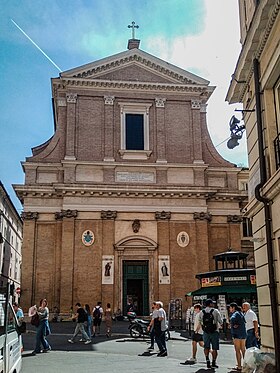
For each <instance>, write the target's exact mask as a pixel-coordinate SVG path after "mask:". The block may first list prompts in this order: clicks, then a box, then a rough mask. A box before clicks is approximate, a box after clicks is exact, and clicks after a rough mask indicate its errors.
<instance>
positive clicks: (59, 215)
mask: <svg viewBox="0 0 280 373" xmlns="http://www.w3.org/2000/svg"><path fill="white" fill-rule="evenodd" d="M77 216H78V211H77V210H61V211H59V212H56V213H55V219H56V220H61V219H63V218H76V217H77Z"/></svg>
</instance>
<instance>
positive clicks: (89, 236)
mask: <svg viewBox="0 0 280 373" xmlns="http://www.w3.org/2000/svg"><path fill="white" fill-rule="evenodd" d="M82 243H83V244H84V245H85V246H91V245H92V244H93V243H94V233H93V232H92V231H89V230H87V231H84V232H83V234H82Z"/></svg>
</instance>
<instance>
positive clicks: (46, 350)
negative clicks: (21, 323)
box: [43, 346, 52, 353]
mask: <svg viewBox="0 0 280 373" xmlns="http://www.w3.org/2000/svg"><path fill="white" fill-rule="evenodd" d="M51 350H52V348H51V346H49V348H45V349H44V350H43V352H44V353H46V352H50V351H51Z"/></svg>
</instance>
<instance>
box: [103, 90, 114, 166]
mask: <svg viewBox="0 0 280 373" xmlns="http://www.w3.org/2000/svg"><path fill="white" fill-rule="evenodd" d="M114 100H115V97H114V96H104V128H105V139H104V161H105V162H106V161H109V162H113V161H115V159H114Z"/></svg>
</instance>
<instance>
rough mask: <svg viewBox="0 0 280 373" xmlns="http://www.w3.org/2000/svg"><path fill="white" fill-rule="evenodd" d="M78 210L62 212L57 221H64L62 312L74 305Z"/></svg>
mask: <svg viewBox="0 0 280 373" xmlns="http://www.w3.org/2000/svg"><path fill="white" fill-rule="evenodd" d="M76 217H77V211H76V210H73V211H72V210H66V211H65V210H62V211H61V212H60V213H57V214H56V219H62V234H61V241H62V246H61V258H62V259H63V260H62V261H61V286H60V289H61V291H60V307H61V309H60V311H61V312H69V309H70V308H71V307H73V305H74V301H75V300H74V299H73V293H74V289H73V282H74V268H75V266H74V255H75V218H76Z"/></svg>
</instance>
